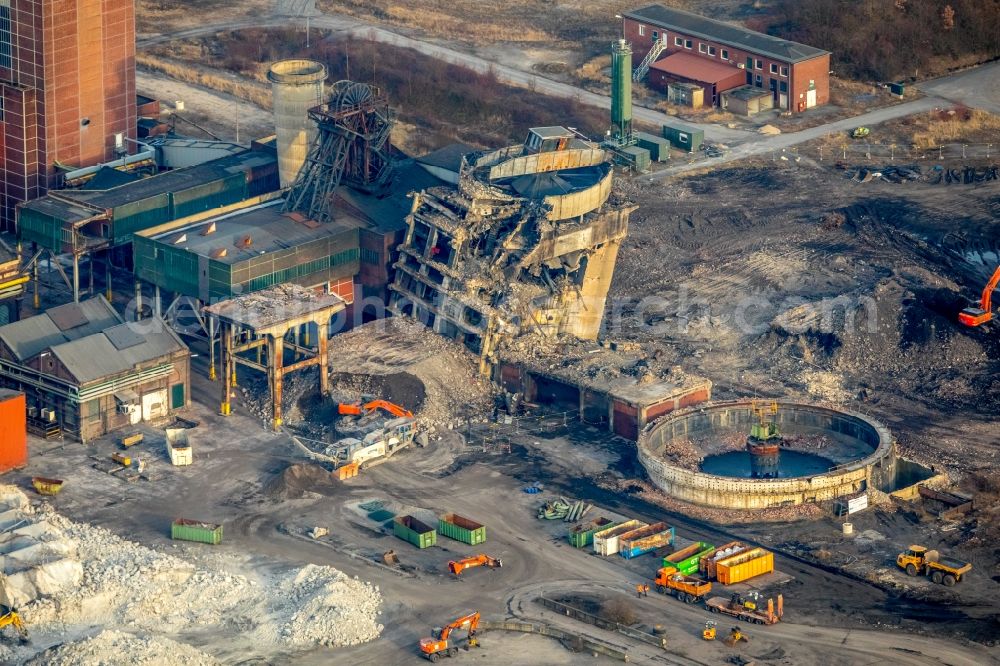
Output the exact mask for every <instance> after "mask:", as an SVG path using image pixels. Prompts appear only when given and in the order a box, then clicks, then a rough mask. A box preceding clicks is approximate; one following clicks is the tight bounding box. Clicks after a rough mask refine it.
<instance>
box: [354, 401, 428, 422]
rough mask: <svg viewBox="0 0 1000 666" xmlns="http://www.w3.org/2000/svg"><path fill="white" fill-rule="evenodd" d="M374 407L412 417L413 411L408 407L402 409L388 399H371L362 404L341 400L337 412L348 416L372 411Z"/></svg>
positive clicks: (400, 415)
mask: <svg viewBox="0 0 1000 666" xmlns="http://www.w3.org/2000/svg"><path fill="white" fill-rule="evenodd" d="M376 409H384V410H385V411H387V412H389V413H390V414H392V415H393V416H399V417H403V416H405V417H407V418H413V412H411V411H410V410H408V409H404V408H403V407H400V406H399V405H396V404H393V403H391V402H389V401H388V400H372V401H371V402H367V403H365V404H363V405H362V404H349V403H346V402H341V403H339V404H338V405H337V413H338V414H341V415H349V416H361V415H362V414H368V413H370V412H373V411H375V410H376Z"/></svg>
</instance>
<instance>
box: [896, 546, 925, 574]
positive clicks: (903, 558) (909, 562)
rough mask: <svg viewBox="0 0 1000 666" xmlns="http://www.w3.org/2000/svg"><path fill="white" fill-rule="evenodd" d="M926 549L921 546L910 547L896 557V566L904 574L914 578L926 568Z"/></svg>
mask: <svg viewBox="0 0 1000 666" xmlns="http://www.w3.org/2000/svg"><path fill="white" fill-rule="evenodd" d="M926 556H927V549H926V548H924V547H923V546H910V547H909V548H907V549H906V550H904V551H903V552H902V553H900V554H899V555H897V556H896V566H898V567H899V568H900V569H905V570H906V573H907V574H909V575H911V576H916V575H917V574H918V573H920V572H921V571H923V570H924V567H925V566H926Z"/></svg>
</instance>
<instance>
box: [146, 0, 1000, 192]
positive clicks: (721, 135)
mask: <svg viewBox="0 0 1000 666" xmlns="http://www.w3.org/2000/svg"><path fill="white" fill-rule="evenodd" d="M302 22H303V19H302V17H301V16H285V15H278V14H272V15H270V16H264V17H258V18H252V19H246V20H243V21H235V22H234V21H230V22H226V23H219V24H207V25H201V26H198V27H195V28H190V29H186V30H180V31H176V32H172V33H163V34H159V35H155V36H151V37H145V38H142V39H139V40H137V46H138V47H139V48H143V47H146V46H151V45H154V44H161V43H164V42H168V41H172V40H174V39H184V38H193V37H198V36H202V35H206V34H212V33H215V32H218V31H219V30H225V29H228V30H232V29H238V28H249V27H277V26H287V25H289V24H293V25H301V24H302ZM311 26H313V27H316V28H322V29H325V30H330V31H333V32H339V33H346V34H351V35H355V36H358V37H364V38H367V39H374V40H377V41H379V42H383V43H386V44H393V45H396V46H401V47H406V48H412V49H414V50H416V51H419V52H420V53H423V54H425V55H428V56H432V57H434V58H438V59H440V60H445V61H448V62H453V63H457V64H461V65H463V66H466V67H469V68H470V69H474V70H476V71H480V72H486V71H492V72H494V73H495V74H496V76H497V77H498V78H499V79H500V80H502V81H504V82H507V83H510V84H513V85H517V86H524V87H528V88H533V89H535V90H538V91H539V92H541V93H544V94H546V95H552V96H557V97H569V98H572V99H578V100H579V101H580V102H582V103H585V104H591V105H593V106H597V107H600V108H610V106H611V100H610V98H609V97H607V96H606V95H600V94H597V93H594V92H590V91H588V90H584V89H582V88H578V87H576V86H573V85H570V84H568V83H563V82H561V81H554V80H552V79H549V78H546V77H544V76H539V75H537V74H535V73H532V72H527V71H523V70H519V69H515V68H512V67H508V66H506V65H502V64H499V63H496V62H492V61H490V60H487V59H485V58H482V57H480V56H477V55H473V54H470V53H464V52H462V51H458V50H455V49H452V48H449V47H447V46H444V45H441V44H438V43H435V42H431V41H425V40H423V39H418V38H415V37H411V36H408V35H404V34H401V33H399V32H394V31H392V30H389V29H386V28H383V27H380V26H378V25H375V24H372V23H367V22H365V21H362V20H359V19H356V18H352V17H347V16H330V15H325V14H317V15H315V16H313V17H312V18H311ZM997 80H1000V62H998V63H993V64H990V65H986V66H984V67H979V68H975V69H971V70H968V71H965V72H961V73H959V74H954V75H951V76H947V77H943V78H940V79H935V80H934V81H931V82H928V83H925V84H921V85H920V86H919V88H920V89H921V90H923V91H924V92H925V94H926V95H927V97H924V98H922V99H918V100H914V101H912V102H908V103H905V104H899V105H896V106H891V107H886V108H881V109H875V110H874V111H871V112H868V113H865V114H862V115H859V116H855V117H852V118H846V119H843V120H837V121H833V122H830V123H826V124H824V125H819V126H817V127H812V128H809V129H805V130H802V131H799V132H791V133H787V134H779V135H777V136H764V135H760V134H756V133H752V132H748V131H745V130H741V129H729V128H728V127H724V126H722V125H716V124H701V125H699V124H697V123H686V124H688V125H691V126H693V127H697V128H700V129H702V130H704V132H705V138H706V140H708V141H710V142H715V143H723V144H726V145H728V146H730V148H731V149H730V150H729V151H727V152H726V154H725V155H724V156H723V157H721V158H717V159H714V160H712V161H710V162H705V161H702V160H698V161H696V162H694V163H691V164H678V165H676V166H672V167H669V168H666V169H663V170H661V171H658V172H657V173H656V175H655V176H651V177H650V179H651V180H656V179H661V178H667V177H669V176H672V175H676V174H678V173H682V172H685V171H690V170H692V169H700V168H704V167H705V166H709V165H715V164H722V163H726V162H732V161H735V160H739V159H743V158H745V157H751V156H755V155H766V154H768V153H771V152H776V153H780V151H782V150H783V149H788V148H790V147H792V146H795V145H798V144H801V143H804V142H806V141H810V140H812V139H816V138H819V137H822V136H824V135H826V134H829V133H831V132H838V131H844V130H849V129H851V128H853V127H857V126H859V125H874V124H877V123H880V122H884V121H886V120H891V119H893V118H900V117H904V116H908V115H911V114H914V113H919V112H921V111H927V110H930V109H933V108H935V107H940V106H944V105H946V104H948V103H949V102H961V103H964V104H968V105H970V106H977V107H979V108H984V109H987V110H991V111H994V112H1000V85H997ZM633 112H634V116H635V118H636V119H637V120H640V121H643V122H647V123H650V124H662V123H665V122H668V121H670V120H671V119H672V117H671V116H668V115H667V114H664V113H660V112H659V111H655V110H653V109H648V108H644V107H640V106H635V107H633Z"/></svg>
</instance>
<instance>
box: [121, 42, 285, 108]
mask: <svg viewBox="0 0 1000 666" xmlns="http://www.w3.org/2000/svg"><path fill="white" fill-rule="evenodd" d="M135 61H136V65H137V66H139V67H141V68H143V69H146V70H148V71H151V72H158V73H160V74H164V75H166V76H169V77H170V78H172V79H176V80H178V81H183V82H185V83H192V84H195V85H198V86H202V87H204V88H208V89H210V90H215V91H218V92H223V93H226V94H227V95H232V96H233V97H236V98H239V99H242V100H245V101H247V102H251V103H253V104H256V105H257V106H259V107H260V108H262V109H268V110H269V109H270V108H271V88H270V86H268V85H266V84H264V83H260V82H256V81H247V80H242V79H237V78H235V77H232V76H229V75H226V74H224V73H215V72H205V71H200V70H198V69H196V68H193V67H191V65H190V64H188V63H177V62H173V61H171V60H168V59H166V58H162V57H160V56H154V55H147V54H141V53H140V54H138V55H136V58H135Z"/></svg>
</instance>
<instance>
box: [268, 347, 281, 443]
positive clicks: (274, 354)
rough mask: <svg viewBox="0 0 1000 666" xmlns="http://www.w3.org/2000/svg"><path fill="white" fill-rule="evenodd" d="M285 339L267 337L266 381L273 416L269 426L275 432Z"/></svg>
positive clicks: (279, 407) (278, 421)
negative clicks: (269, 391) (268, 386)
mask: <svg viewBox="0 0 1000 666" xmlns="http://www.w3.org/2000/svg"><path fill="white" fill-rule="evenodd" d="M284 349H285V339H284V338H282V337H280V336H268V346H267V355H268V360H269V361H270V363H269V364H268V366H267V374H268V379H270V380H271V381H270V383H271V400H272V402H273V416H272V421H271V426H272V427H273V428H274V429H275V430H277V429H278V428H280V427H281V393H282V379H283V378H284V371H283V370H282V362H283V361H284Z"/></svg>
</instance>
